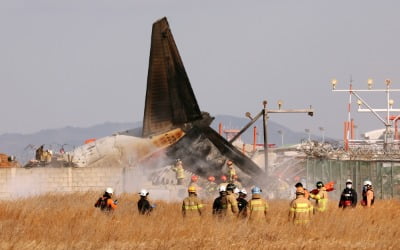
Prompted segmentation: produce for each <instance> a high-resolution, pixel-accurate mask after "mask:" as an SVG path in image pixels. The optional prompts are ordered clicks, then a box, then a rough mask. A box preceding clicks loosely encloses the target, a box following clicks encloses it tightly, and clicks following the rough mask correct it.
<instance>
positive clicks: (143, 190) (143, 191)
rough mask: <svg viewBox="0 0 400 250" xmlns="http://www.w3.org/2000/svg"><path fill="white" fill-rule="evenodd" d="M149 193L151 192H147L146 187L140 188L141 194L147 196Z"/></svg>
mask: <svg viewBox="0 0 400 250" xmlns="http://www.w3.org/2000/svg"><path fill="white" fill-rule="evenodd" d="M148 194H149V192H147V190H146V189H142V190H140V193H139V195H140V196H147V195H148Z"/></svg>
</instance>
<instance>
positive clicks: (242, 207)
mask: <svg viewBox="0 0 400 250" xmlns="http://www.w3.org/2000/svg"><path fill="white" fill-rule="evenodd" d="M246 197H247V192H246V189H241V190H240V191H239V198H237V203H238V208H239V217H242V218H245V217H246V216H247V204H248V201H247V200H246Z"/></svg>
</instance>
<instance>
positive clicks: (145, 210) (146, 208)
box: [137, 189, 155, 215]
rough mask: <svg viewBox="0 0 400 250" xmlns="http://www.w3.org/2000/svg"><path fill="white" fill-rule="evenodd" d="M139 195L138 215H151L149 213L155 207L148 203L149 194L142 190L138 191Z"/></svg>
mask: <svg viewBox="0 0 400 250" xmlns="http://www.w3.org/2000/svg"><path fill="white" fill-rule="evenodd" d="M139 195H140V199H139V201H138V203H137V205H138V210H139V214H143V215H150V213H151V211H153V208H154V207H155V205H151V204H150V201H149V199H148V195H149V192H147V190H146V189H142V190H140V193H139Z"/></svg>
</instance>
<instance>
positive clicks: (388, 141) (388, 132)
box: [331, 79, 400, 152]
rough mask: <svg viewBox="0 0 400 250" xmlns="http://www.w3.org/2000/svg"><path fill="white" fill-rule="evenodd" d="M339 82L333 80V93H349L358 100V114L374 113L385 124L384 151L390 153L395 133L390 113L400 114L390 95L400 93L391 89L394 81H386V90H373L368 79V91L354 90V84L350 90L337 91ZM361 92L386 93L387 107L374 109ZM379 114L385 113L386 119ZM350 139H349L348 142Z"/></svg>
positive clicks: (371, 81)
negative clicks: (394, 106)
mask: <svg viewBox="0 0 400 250" xmlns="http://www.w3.org/2000/svg"><path fill="white" fill-rule="evenodd" d="M337 83H338V82H337V80H336V79H332V80H331V85H332V91H333V92H349V94H350V96H351V95H353V96H355V97H356V98H357V104H358V110H357V111H358V112H370V113H372V114H373V115H374V116H375V117H376V118H377V119H378V120H379V121H381V122H382V123H383V125H384V126H385V132H384V141H383V150H384V152H388V151H390V148H391V147H390V146H391V145H392V144H393V132H392V126H393V124H392V122H391V121H390V112H400V109H394V108H393V104H394V101H393V99H390V93H391V92H400V89H392V88H391V83H392V81H391V80H390V79H386V80H385V85H386V88H385V89H372V85H373V80H372V79H368V81H367V84H368V89H353V88H352V84H351V83H350V89H348V90H345V89H336V85H337ZM360 92H384V93H385V94H386V105H385V106H386V107H385V108H380V109H377V108H372V107H371V105H369V104H368V103H367V102H366V100H365V99H364V98H362V97H361V96H360ZM362 106H365V107H366V108H362ZM378 112H384V113H386V116H387V117H386V119H384V118H382V117H381V116H380V115H379V114H378ZM393 122H394V121H393ZM349 139H350V138H349V137H347V140H349Z"/></svg>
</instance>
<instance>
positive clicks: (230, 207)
mask: <svg viewBox="0 0 400 250" xmlns="http://www.w3.org/2000/svg"><path fill="white" fill-rule="evenodd" d="M235 188H236V187H235V185H234V184H232V183H229V184H228V185H227V186H226V202H227V203H226V215H227V216H230V217H232V216H235V215H237V214H238V212H239V208H238V204H237V201H236V197H235V194H234V193H233V191H234V190H235Z"/></svg>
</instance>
